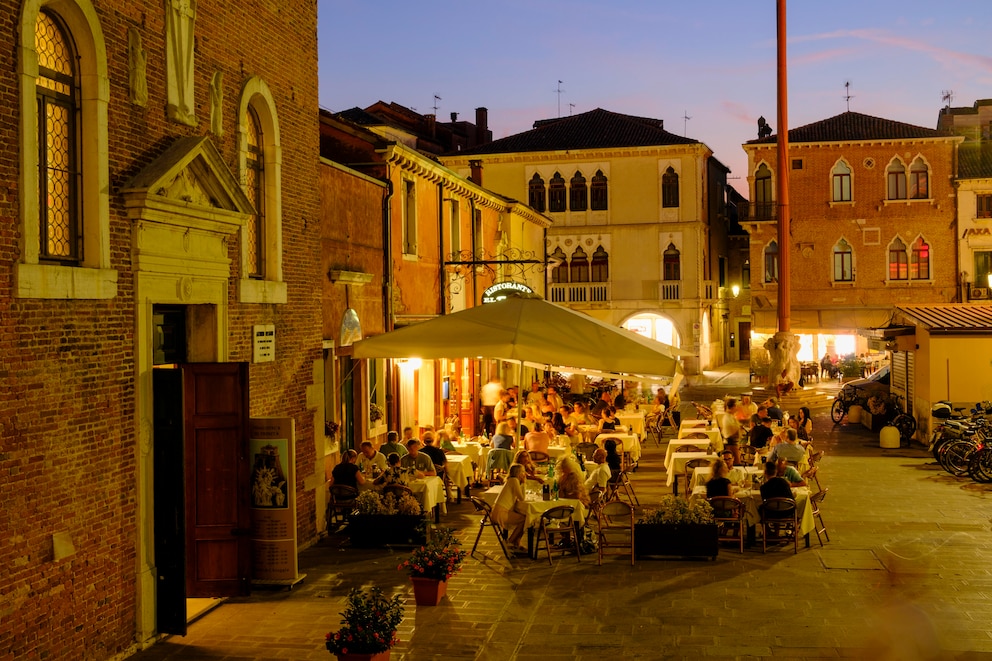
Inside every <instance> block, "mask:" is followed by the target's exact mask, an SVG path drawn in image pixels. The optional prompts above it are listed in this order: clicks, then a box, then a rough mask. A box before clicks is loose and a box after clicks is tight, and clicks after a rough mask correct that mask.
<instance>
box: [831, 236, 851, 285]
mask: <svg viewBox="0 0 992 661" xmlns="http://www.w3.org/2000/svg"><path fill="white" fill-rule="evenodd" d="M834 282H854V251H852V250H851V244H850V243H848V242H847V240H846V239H841V240H840V241H838V242H837V243H836V244H835V245H834Z"/></svg>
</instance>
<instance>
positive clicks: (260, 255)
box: [245, 106, 265, 278]
mask: <svg viewBox="0 0 992 661" xmlns="http://www.w3.org/2000/svg"><path fill="white" fill-rule="evenodd" d="M246 114H247V116H246V117H245V126H246V127H247V128H248V155H247V157H246V159H245V195H247V197H248V200H249V201H250V202H251V204H252V206H253V207H255V213H254V215H253V216H252V218H251V219H249V221H248V224H247V225H246V226H245V244H246V250H247V251H248V255H247V259H246V260H245V262H246V264H247V270H248V277H251V278H264V277H265V261H264V256H265V152H264V150H263V146H264V144H265V143H264V139H263V135H262V125H261V122H259V121H258V114H257V113H256V112H255V110H254V109H253V108H252V107H251V106H248V112H247V113H246Z"/></svg>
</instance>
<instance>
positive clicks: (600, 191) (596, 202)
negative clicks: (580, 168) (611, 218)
mask: <svg viewBox="0 0 992 661" xmlns="http://www.w3.org/2000/svg"><path fill="white" fill-rule="evenodd" d="M608 193H609V189H608V188H607V181H606V175H605V174H603V171H602V170H596V174H595V175H593V178H592V185H590V186H589V208H590V209H592V210H593V211H606V210H607V208H609V195H608Z"/></svg>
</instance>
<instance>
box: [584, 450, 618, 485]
mask: <svg viewBox="0 0 992 661" xmlns="http://www.w3.org/2000/svg"><path fill="white" fill-rule="evenodd" d="M611 477H613V471H612V470H610V465H609V464H607V463H606V450H604V449H603V448H596V451H595V452H593V454H592V464H586V491H588V492H589V493H592V492H593V491H596V490H597V489H598V490H599V491H605V490H606V485H607V484H608V483H609V481H610V478H611Z"/></svg>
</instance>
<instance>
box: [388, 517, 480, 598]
mask: <svg viewBox="0 0 992 661" xmlns="http://www.w3.org/2000/svg"><path fill="white" fill-rule="evenodd" d="M463 560H465V551H463V550H462V549H461V542H460V541H459V540H458V538H456V537H455V535H454V531H453V530H451V528H439V529H437V530H435V531H434V533H433V534H432V535H431V538H430V540H428V542H427V543H426V544H424V545H423V546H421V547H420V548H418V549H416V550H414V552H413V555H411V556H410V557H409V558H407V559H406V560H405V561H403V562H402V563H401V564H400V566H399V567H397V569H406V570H407V571H409V572H410V581H411V582H412V583H413V595H414V599H415V600H416V602H417V605H418V606H437V605H438V604H439V603H440V602H441V597H443V596H444V595H445V593H446V592H447V590H448V579H449V578H451V576H452V575H453V574H454V573H455V572H457V571H459V570H460V569H461V566H462V561H463Z"/></svg>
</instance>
